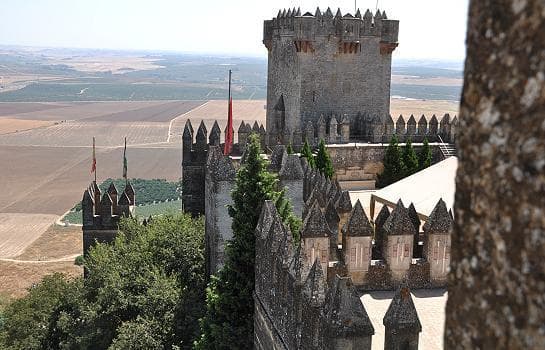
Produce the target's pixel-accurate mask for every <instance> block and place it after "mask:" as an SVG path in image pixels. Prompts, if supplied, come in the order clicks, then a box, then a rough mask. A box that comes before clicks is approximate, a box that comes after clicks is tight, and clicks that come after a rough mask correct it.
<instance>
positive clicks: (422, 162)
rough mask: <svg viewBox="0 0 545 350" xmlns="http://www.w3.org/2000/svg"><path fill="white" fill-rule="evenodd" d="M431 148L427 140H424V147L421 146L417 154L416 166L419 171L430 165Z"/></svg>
mask: <svg viewBox="0 0 545 350" xmlns="http://www.w3.org/2000/svg"><path fill="white" fill-rule="evenodd" d="M431 158H432V154H431V148H430V144H429V142H428V138H427V137H426V138H424V145H423V146H422V149H420V152H419V153H418V165H419V169H420V170H422V169H426V168H427V167H429V166H430V165H431Z"/></svg>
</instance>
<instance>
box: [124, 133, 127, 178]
mask: <svg viewBox="0 0 545 350" xmlns="http://www.w3.org/2000/svg"><path fill="white" fill-rule="evenodd" d="M123 178H124V179H125V180H127V138H126V137H125V149H124V150H123Z"/></svg>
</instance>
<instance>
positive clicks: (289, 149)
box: [286, 142, 293, 154]
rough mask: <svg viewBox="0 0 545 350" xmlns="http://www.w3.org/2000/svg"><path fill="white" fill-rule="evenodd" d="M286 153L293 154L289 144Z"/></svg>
mask: <svg viewBox="0 0 545 350" xmlns="http://www.w3.org/2000/svg"><path fill="white" fill-rule="evenodd" d="M286 152H287V153H288V154H293V147H292V146H291V142H290V143H288V147H287V149H286Z"/></svg>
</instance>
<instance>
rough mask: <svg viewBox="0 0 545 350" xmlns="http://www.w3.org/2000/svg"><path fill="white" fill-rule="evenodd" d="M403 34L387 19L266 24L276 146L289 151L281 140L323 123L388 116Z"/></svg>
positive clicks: (295, 17) (284, 16)
mask: <svg viewBox="0 0 545 350" xmlns="http://www.w3.org/2000/svg"><path fill="white" fill-rule="evenodd" d="M398 28H399V21H395V20H389V19H387V16H386V13H385V12H380V11H377V13H376V14H375V15H374V16H373V15H372V14H371V12H369V11H367V12H366V13H365V14H364V15H363V16H362V15H361V13H360V12H359V10H358V12H357V14H354V15H351V14H346V15H344V16H343V15H342V14H341V12H340V10H339V11H338V12H337V13H336V14H335V16H334V15H333V13H332V12H331V10H330V9H327V11H325V12H324V13H322V12H321V11H320V10H319V9H318V10H316V12H315V13H314V14H311V13H308V12H307V13H304V14H301V12H300V11H295V10H294V11H291V10H289V11H288V12H287V13H286V11H285V10H284V12H279V14H278V16H276V17H274V18H273V19H272V20H268V21H265V22H264V34H263V43H264V44H265V46H266V47H267V49H268V52H269V57H268V79H267V130H268V131H269V132H270V135H271V138H270V140H269V144H271V145H274V144H276V141H277V140H279V139H281V140H283V142H284V144H287V143H288V142H289V140H286V139H284V138H283V137H282V136H280V135H283V134H285V133H294V132H299V133H301V132H303V131H304V129H305V125H306V123H307V122H311V123H313V124H314V126H315V127H316V125H317V122H318V120H319V119H320V117H322V118H323V116H325V117H326V118H327V119H328V120H329V118H330V116H332V115H334V114H335V115H337V116H339V117H341V116H345V115H346V116H347V119H348V120H349V121H350V122H351V123H355V117H356V115H357V114H358V113H368V114H370V115H380V116H386V115H388V114H389V109H390V108H389V107H390V80H391V55H392V52H393V50H394V49H395V47H397V44H398V43H397V34H398ZM339 121H340V120H339ZM318 133H319V132H318ZM318 135H319V134H318ZM307 138H309V137H308V135H307ZM309 141H313V140H309Z"/></svg>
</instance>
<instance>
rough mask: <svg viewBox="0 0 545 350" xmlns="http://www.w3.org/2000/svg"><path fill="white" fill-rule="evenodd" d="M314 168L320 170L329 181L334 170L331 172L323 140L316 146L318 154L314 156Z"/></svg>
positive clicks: (330, 164)
mask: <svg viewBox="0 0 545 350" xmlns="http://www.w3.org/2000/svg"><path fill="white" fill-rule="evenodd" d="M316 168H317V169H318V170H320V172H321V173H322V174H324V176H325V177H327V178H329V179H331V178H332V177H333V174H334V173H335V170H333V163H332V162H331V157H330V156H329V152H327V149H326V148H325V142H324V140H320V144H319V145H318V154H317V155H316Z"/></svg>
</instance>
